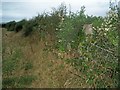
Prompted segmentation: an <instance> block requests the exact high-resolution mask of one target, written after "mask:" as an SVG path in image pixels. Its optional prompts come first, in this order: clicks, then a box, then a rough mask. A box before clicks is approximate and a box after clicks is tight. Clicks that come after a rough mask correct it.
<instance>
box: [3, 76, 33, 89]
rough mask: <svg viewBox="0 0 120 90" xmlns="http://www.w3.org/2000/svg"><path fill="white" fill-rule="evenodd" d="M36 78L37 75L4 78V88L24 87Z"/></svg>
mask: <svg viewBox="0 0 120 90" xmlns="http://www.w3.org/2000/svg"><path fill="white" fill-rule="evenodd" d="M34 80H35V76H32V75H24V76H20V77H7V78H4V79H3V82H2V85H3V88H24V87H26V86H28V85H31V84H32V82H33V81H34Z"/></svg>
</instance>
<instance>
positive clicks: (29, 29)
mask: <svg viewBox="0 0 120 90" xmlns="http://www.w3.org/2000/svg"><path fill="white" fill-rule="evenodd" d="M36 24H37V22H36V21H35V19H32V20H29V21H27V22H26V23H25V25H24V27H23V30H24V36H29V35H30V34H31V33H32V31H33V29H34V27H35V26H36Z"/></svg>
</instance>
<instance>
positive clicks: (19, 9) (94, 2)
mask: <svg viewBox="0 0 120 90" xmlns="http://www.w3.org/2000/svg"><path fill="white" fill-rule="evenodd" d="M109 1H110V0H2V9H1V10H2V14H1V11H0V16H1V17H2V21H3V22H7V21H11V20H21V19H23V18H27V19H28V18H31V17H33V16H35V15H37V14H38V13H42V12H44V11H45V12H49V11H51V10H52V9H51V8H52V7H55V8H57V7H58V6H59V5H60V4H61V3H62V2H64V3H65V4H66V6H67V8H68V9H69V4H70V5H71V10H72V11H73V12H76V11H77V10H80V7H81V6H83V5H84V6H85V7H86V12H85V13H86V14H88V15H96V16H105V14H106V12H107V11H108V10H109ZM112 1H115V0H112Z"/></svg>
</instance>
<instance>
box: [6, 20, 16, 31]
mask: <svg viewBox="0 0 120 90" xmlns="http://www.w3.org/2000/svg"><path fill="white" fill-rule="evenodd" d="M15 25H16V22H15V21H11V22H8V23H6V28H7V30H8V31H14V29H15Z"/></svg>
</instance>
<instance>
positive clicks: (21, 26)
mask: <svg viewBox="0 0 120 90" xmlns="http://www.w3.org/2000/svg"><path fill="white" fill-rule="evenodd" d="M25 23H26V20H25V19H23V20H21V21H19V22H17V23H16V25H15V31H16V32H19V31H20V30H22V29H23V26H24V24H25Z"/></svg>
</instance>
